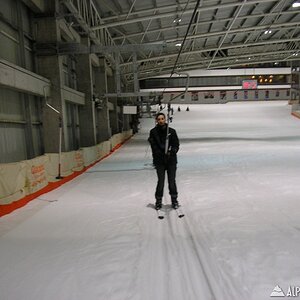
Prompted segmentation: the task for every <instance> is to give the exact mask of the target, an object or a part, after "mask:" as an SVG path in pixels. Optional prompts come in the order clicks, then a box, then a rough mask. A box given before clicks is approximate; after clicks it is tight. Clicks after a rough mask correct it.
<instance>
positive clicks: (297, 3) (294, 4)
mask: <svg viewBox="0 0 300 300" xmlns="http://www.w3.org/2000/svg"><path fill="white" fill-rule="evenodd" d="M292 7H294V8H295V7H300V2H294V3H293V5H292Z"/></svg>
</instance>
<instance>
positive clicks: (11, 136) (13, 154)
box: [0, 123, 27, 163]
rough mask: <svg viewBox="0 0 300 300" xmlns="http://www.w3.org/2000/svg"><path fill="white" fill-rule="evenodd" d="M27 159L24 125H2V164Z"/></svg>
mask: <svg viewBox="0 0 300 300" xmlns="http://www.w3.org/2000/svg"><path fill="white" fill-rule="evenodd" d="M25 159H27V153H26V141H25V128H24V125H20V124H3V123H0V163H10V162H17V161H21V160H25Z"/></svg>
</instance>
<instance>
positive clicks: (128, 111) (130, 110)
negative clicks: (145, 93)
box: [123, 106, 137, 115]
mask: <svg viewBox="0 0 300 300" xmlns="http://www.w3.org/2000/svg"><path fill="white" fill-rule="evenodd" d="M123 114H124V115H136V114H137V106H123Z"/></svg>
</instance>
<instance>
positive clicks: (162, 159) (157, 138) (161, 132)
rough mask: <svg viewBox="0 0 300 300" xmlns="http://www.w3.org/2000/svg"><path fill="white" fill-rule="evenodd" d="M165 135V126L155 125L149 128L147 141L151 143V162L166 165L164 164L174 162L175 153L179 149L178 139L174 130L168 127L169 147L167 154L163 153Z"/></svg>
mask: <svg viewBox="0 0 300 300" xmlns="http://www.w3.org/2000/svg"><path fill="white" fill-rule="evenodd" d="M166 137H167V126H166V125H165V126H160V125H156V126H155V127H154V128H152V129H151V130H150V136H149V138H148V141H149V143H150V145H151V149H152V156H153V164H154V165H155V166H157V165H163V164H164V165H166V164H176V163H177V155H176V153H177V152H178V150H179V139H178V136H177V133H176V130H175V129H173V128H171V127H169V149H168V154H167V155H166V154H165V146H166Z"/></svg>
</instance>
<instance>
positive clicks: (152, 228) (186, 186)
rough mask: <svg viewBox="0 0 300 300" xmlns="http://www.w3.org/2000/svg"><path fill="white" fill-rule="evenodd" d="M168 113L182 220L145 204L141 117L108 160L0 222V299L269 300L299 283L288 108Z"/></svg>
mask: <svg viewBox="0 0 300 300" xmlns="http://www.w3.org/2000/svg"><path fill="white" fill-rule="evenodd" d="M174 108H175V115H174V121H173V123H172V125H171V126H172V127H173V128H175V129H176V130H177V132H178V136H179V138H180V141H181V149H180V151H179V154H178V160H179V163H178V173H177V184H178V190H179V201H180V203H181V204H182V207H183V210H184V213H185V217H184V218H182V219H179V218H177V215H176V212H175V211H172V210H170V209H169V208H168V206H165V208H164V209H165V210H166V217H165V219H164V220H159V219H157V216H156V211H155V210H154V209H153V208H152V207H151V204H152V203H153V202H154V189H155V185H156V174H155V170H151V168H150V165H151V153H150V148H149V146H148V143H147V137H148V132H149V129H150V128H151V127H152V126H153V125H154V121H153V119H150V118H149V119H143V120H142V124H141V125H142V129H141V132H140V133H139V134H138V135H136V136H135V137H134V138H132V139H131V140H130V141H129V142H127V143H126V144H125V145H124V146H123V147H122V148H120V149H119V150H118V151H116V152H115V153H114V154H113V155H111V156H110V157H108V158H107V159H105V160H104V161H102V162H100V163H99V164H97V165H96V166H94V167H93V168H91V169H89V170H88V172H86V173H85V174H83V175H81V176H79V177H77V178H76V179H74V180H73V181H71V182H70V183H68V184H66V185H64V186H63V187H61V188H59V189H57V190H55V191H52V192H51V193H48V194H45V195H43V196H41V197H40V198H39V199H37V200H35V201H33V202H31V203H30V204H28V205H27V206H26V207H24V208H22V209H19V210H17V211H15V212H14V213H12V214H10V215H8V216H4V217H2V218H1V219H0V299H1V300H21V299H22V300H82V299H86V300H126V299H130V300H131V299H132V300H148V299H149V300H150V299H156V300H160V299H161V300H167V299H172V300H196V299H197V300H198V299H201V300H202V299H203V300H210V299H216V300H265V299H270V294H271V293H272V291H273V290H274V288H275V287H276V286H277V285H279V286H280V287H281V288H282V290H283V291H284V293H286V291H287V290H288V287H289V286H292V285H293V286H299V285H300V257H299V253H300V202H299V199H300V188H299V168H300V167H299V166H300V155H299V153H300V120H299V119H296V118H295V117H293V116H291V115H290V110H291V108H290V106H288V105H287V104H286V102H269V103H266V102H265V103H262V102H252V103H228V104H226V105H222V104H220V105H199V106H197V105H194V106H190V111H189V112H188V111H185V108H186V106H182V107H181V108H182V111H181V112H177V106H175V107H174ZM47 200H57V201H55V202H47ZM164 203H165V205H167V204H169V203H170V198H169V195H168V191H167V187H166V189H165V198H164Z"/></svg>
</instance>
